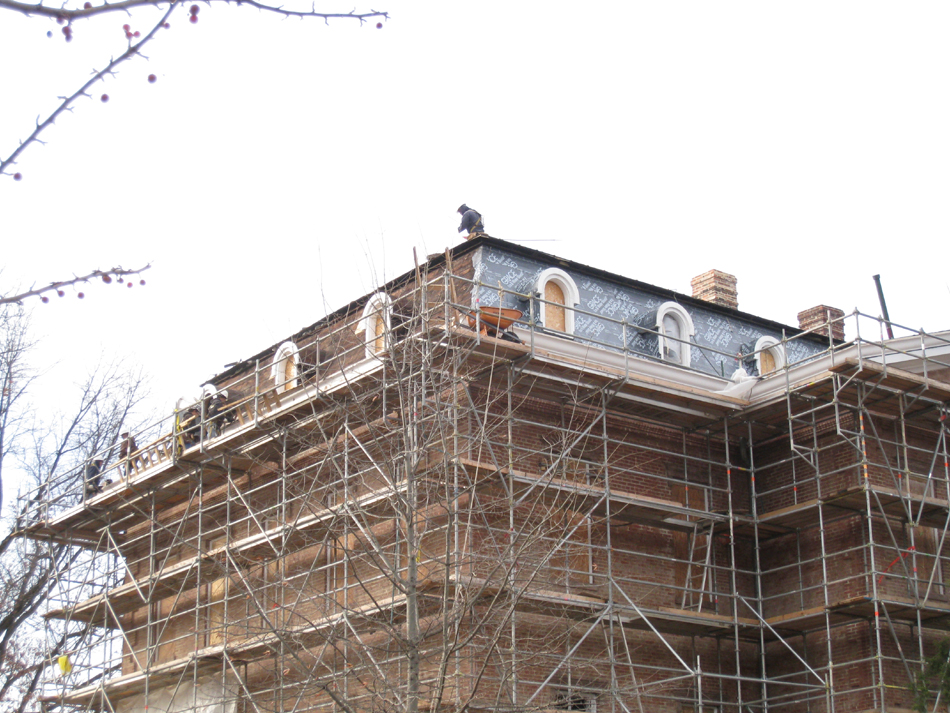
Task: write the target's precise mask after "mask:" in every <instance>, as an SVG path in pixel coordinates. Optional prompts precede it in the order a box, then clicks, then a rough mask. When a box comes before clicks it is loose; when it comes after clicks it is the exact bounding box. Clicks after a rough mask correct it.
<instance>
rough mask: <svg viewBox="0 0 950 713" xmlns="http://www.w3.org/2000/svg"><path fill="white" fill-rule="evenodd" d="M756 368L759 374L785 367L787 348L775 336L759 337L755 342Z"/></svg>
mask: <svg viewBox="0 0 950 713" xmlns="http://www.w3.org/2000/svg"><path fill="white" fill-rule="evenodd" d="M755 368H756V369H757V370H758V372H759V376H765V375H766V374H771V373H772V372H773V371H779V370H780V369H784V368H785V349H784V347H782V345H781V344H780V343H779V341H778V339H776V338H775V337H759V339H758V341H756V343H755Z"/></svg>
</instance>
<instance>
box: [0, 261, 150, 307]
mask: <svg viewBox="0 0 950 713" xmlns="http://www.w3.org/2000/svg"><path fill="white" fill-rule="evenodd" d="M150 267H151V264H148V265H146V266H145V267H139V268H136V269H134V270H126V269H125V268H123V267H114V268H112V269H111V270H93V271H92V272H90V273H89V274H88V275H81V276H73V277H72V278H70V279H68V280H62V281H59V282H51V283H49V284H48V285H45V286H44V287H33V288H31V289H29V290H27V291H26V292H19V293H16V294H7V295H0V306H2V305H9V304H17V305H21V304H23V302H24V300H28V299H30V298H31V297H39V298H40V301H41V302H43V303H44V304H45V303H47V302H49V298H50V296H51V295H52V294H53V293H56V295H57V296H59V297H65V296H66V290H65V288H67V287H75V286H77V285H82V284H85V283H88V282H92V281H93V280H102V281H103V282H104V283H106V284H107V285H108V284H111V283H113V282H115V283H117V284H120V285H122V284H124V285H126V286H127V287H133V286H134V285H135V282H136V281H135V280H133V279H130V278H132V277H134V276H135V275H141V274H142V273H143V272H145V271H146V270H148V269H149V268H150ZM138 283H139V285H145V280H143V279H141V278H140V279H139V280H138ZM85 296H86V295H85V293H84V292H79V291H77V292H76V297H78V298H79V299H82V298H83V297H85Z"/></svg>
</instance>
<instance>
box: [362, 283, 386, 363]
mask: <svg viewBox="0 0 950 713" xmlns="http://www.w3.org/2000/svg"><path fill="white" fill-rule="evenodd" d="M391 326H392V300H391V299H390V297H389V295H387V294H386V293H385V292H377V293H376V294H375V295H373V296H372V297H370V298H369V301H368V302H367V303H366V306H365V307H364V308H363V316H362V318H361V319H360V322H359V324H358V325H356V332H357V334H359V333H360V332H362V333H363V334H364V338H365V340H366V341H365V345H366V356H367V357H373V356H376V355H377V354H381V353H382V352H385V351H386V347H387V346H388V342H389V333H390V328H391Z"/></svg>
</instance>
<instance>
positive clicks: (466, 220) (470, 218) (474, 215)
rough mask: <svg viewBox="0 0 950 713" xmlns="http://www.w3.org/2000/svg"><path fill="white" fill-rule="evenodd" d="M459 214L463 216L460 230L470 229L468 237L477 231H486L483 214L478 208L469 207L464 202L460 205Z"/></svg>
mask: <svg viewBox="0 0 950 713" xmlns="http://www.w3.org/2000/svg"><path fill="white" fill-rule="evenodd" d="M458 212H459V214H460V215H461V216H462V224H461V225H460V226H459V232H460V233H461V232H462V231H463V230H466V231H468V237H472V236H473V235H475V234H476V233H484V232H485V223H484V221H482V214H481V213H479V212H478V211H477V210H474V209H472V208H469V207H468V206H467V205H465V204H464V203H463V204H462V205H460V206H459V209H458Z"/></svg>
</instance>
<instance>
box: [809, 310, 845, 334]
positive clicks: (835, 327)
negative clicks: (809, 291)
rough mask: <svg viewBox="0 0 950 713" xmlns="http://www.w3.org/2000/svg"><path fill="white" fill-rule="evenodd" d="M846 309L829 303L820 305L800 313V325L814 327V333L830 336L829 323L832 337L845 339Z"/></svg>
mask: <svg viewBox="0 0 950 713" xmlns="http://www.w3.org/2000/svg"><path fill="white" fill-rule="evenodd" d="M842 317H844V310H840V309H838V308H837V307H829V306H828V305H818V306H817V307H812V308H811V309H806V310H805V311H804V312H799V313H798V326H799V327H801V328H802V329H814V330H815V331H814V334H823V335H824V336H826V337H827V336H828V323H829V322H832V321H833V323H832V324H831V337H832V339H840V340H842V341H843V340H844V320H843V319H842Z"/></svg>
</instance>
